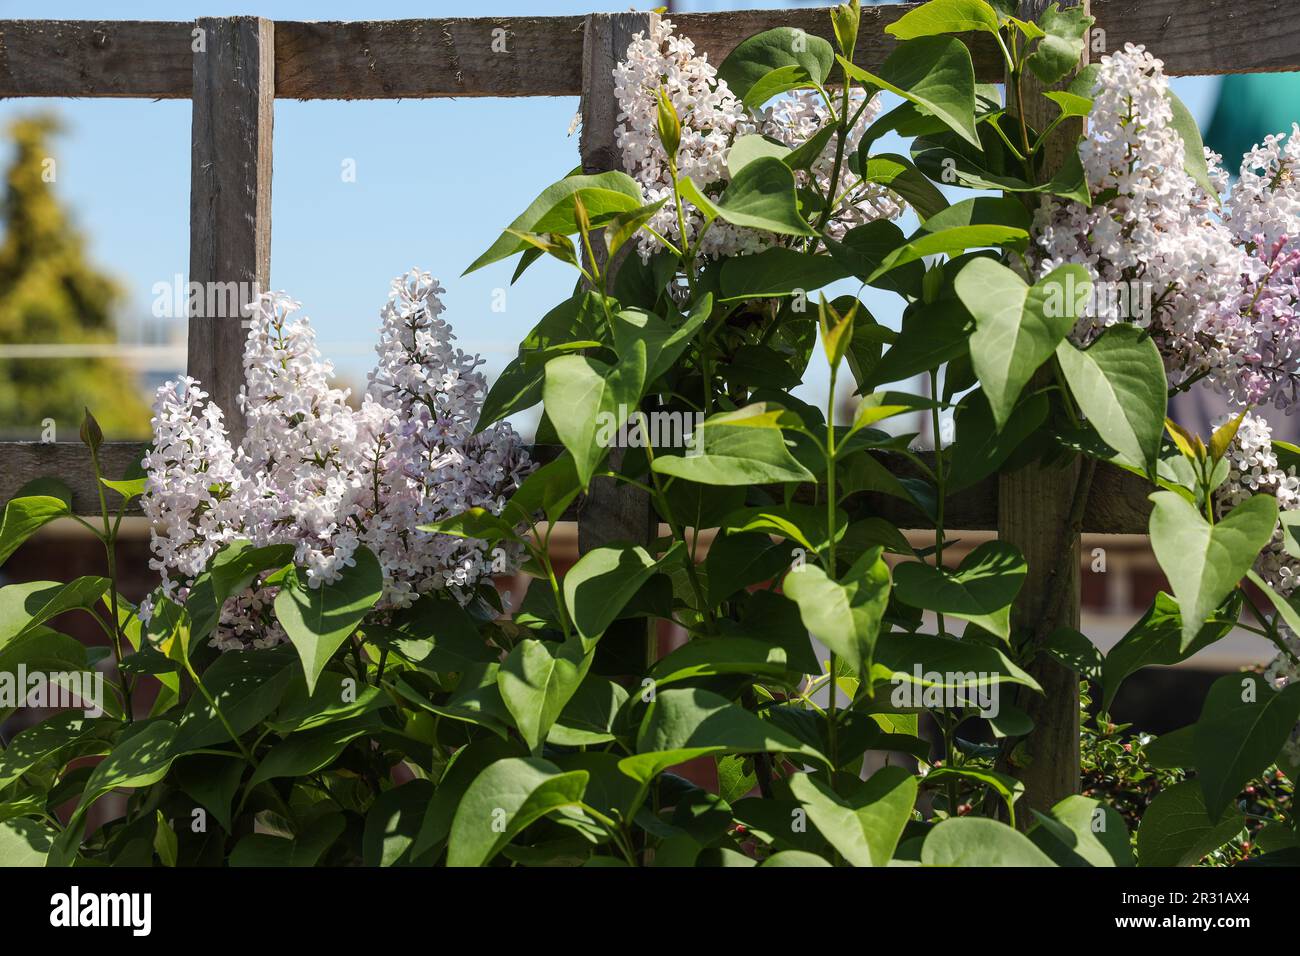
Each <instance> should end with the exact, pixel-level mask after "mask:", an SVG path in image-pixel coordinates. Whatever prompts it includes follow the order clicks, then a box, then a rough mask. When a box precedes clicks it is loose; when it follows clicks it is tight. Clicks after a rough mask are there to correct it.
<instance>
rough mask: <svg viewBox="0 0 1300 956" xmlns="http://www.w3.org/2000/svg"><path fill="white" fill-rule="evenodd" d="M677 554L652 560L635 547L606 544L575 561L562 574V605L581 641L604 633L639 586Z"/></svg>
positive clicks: (638, 546)
mask: <svg viewBox="0 0 1300 956" xmlns="http://www.w3.org/2000/svg"><path fill="white" fill-rule="evenodd" d="M679 551H680V547H678V548H674V549H673V550H672V551H671V552H669V554H666V555H664V557H663V558H660V559H655V558H654V557H653V556H652V555H651V554H650V552H649V551H647V550H646V549H645V548H643V547H642V546H641V545H639V544H638V545H609V546H606V547H603V548H593V549H592V550H590V551H588V552H587V553H586V554H584V555H583V556H582V557H581V558H579V559H578V562H577V563H576V564H575V565H574V566H573V567H571V568H570V569H569V570H568V571H567V572H565V575H564V602H565V605H566V606H567V607H568V609H569V614H570V615H571V616H572V618H573V625H574V627H575V628H576V629H577V631H578V634H579V635H580V636H581V637H582V639H583V640H584V641H588V642H591V641H595V640H596V639H597V638H598V637H600V636H601V635H602V634H604V633H605V630H606V629H607V628H608V627H609V626H610V624H612V623H614V621H615V619H617V618H618V615H619V612H621V611H622V610H623V608H624V607H625V606H626V605H627V602H628V601H630V600H632V597H633V596H634V595H635V594H636V593H637V592H638V591H639V590H641V587H642V585H644V584H645V583H646V581H648V580H650V578H651V577H652V576H653V575H654V574H656V573H657V572H658V571H659V570H660V568H661V567H662V566H663V565H664V564H665V563H667V561H669V560H670V559H674V560H675V558H676V556H677V554H678V553H679Z"/></svg>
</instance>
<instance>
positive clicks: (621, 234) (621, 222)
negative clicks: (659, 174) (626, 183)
mask: <svg viewBox="0 0 1300 956" xmlns="http://www.w3.org/2000/svg"><path fill="white" fill-rule="evenodd" d="M667 201H668V197H667V196H665V197H664V198H663V199H660V200H659V201H658V202H652V203H650V204H649V205H647V206H641V207H640V208H638V209H632V210H629V211H628V212H622V213H619V214H618V215H617V216H615V217H614V218H613V219H611V220H610V221H609V225H607V226H606V227H605V250H606V251H607V252H608V253H609V256H610V258H611V259H612V258H613V257H614V256H615V255H617V254H618V251H619V250H620V249H622V248H623V245H624V244H625V243H626V242H627V241H628V240H629V239H631V238H632V237H633V236H635V235H636V234H637V232H638V231H639V230H640V229H641V227H642V226H644V225H645V224H646V223H647V222H649V221H650V220H651V219H653V218H654V214H655V213H657V212H658V211H659V209H660V207H662V206H663V204H664V203H666V202H667Z"/></svg>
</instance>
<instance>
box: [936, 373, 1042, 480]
mask: <svg viewBox="0 0 1300 956" xmlns="http://www.w3.org/2000/svg"><path fill="white" fill-rule="evenodd" d="M1049 406H1050V403H1049V402H1048V400H1047V396H1046V395H1044V394H1042V393H1041V392H1040V393H1037V394H1033V395H1030V396H1028V397H1027V398H1025V399H1023V400H1022V401H1020V402H1018V403H1017V404H1016V406H1015V408H1013V409H1012V410H1011V416H1010V417H1009V418H1008V419H1007V422H1006V424H1005V425H1004V426H1003V427H1002V428H1001V429H999V428H998V427H997V424H996V423H995V422H994V421H993V410H992V409H991V408H990V407H989V401H988V399H987V398H985V397H984V390H983V389H975V390H974V391H973V392H970V393H968V394H967V395H966V396H965V397H964V398H962V408H961V410H960V411H958V412H957V415H956V418H955V424H956V426H957V441H956V442H955V443H954V444H953V446H952V460H951V462H950V463H949V466H948V467H949V482H950V484H949V485H948V487H947V490H948V492H949V493H951V492H954V491H960V490H961V489H962V488H969V487H970V486H972V485H974V484H977V483H978V482H979V481H980V480H981V479H983V478H987V477H988V476H989V475H991V474H993V473H994V472H995V471H997V470H998V468H999V467H1001V465H1002V463H1003V462H1004V461H1006V460H1007V458H1009V457H1010V456H1011V455H1012V454H1013V453H1014V452H1015V451H1017V450H1018V449H1019V448H1021V447H1022V446H1023V445H1024V444H1025V442H1027V441H1029V439H1030V437H1031V436H1032V435H1033V434H1034V433H1035V432H1036V431H1038V429H1039V428H1040V427H1041V426H1042V424H1043V423H1044V422H1045V421H1047V413H1048V411H1049Z"/></svg>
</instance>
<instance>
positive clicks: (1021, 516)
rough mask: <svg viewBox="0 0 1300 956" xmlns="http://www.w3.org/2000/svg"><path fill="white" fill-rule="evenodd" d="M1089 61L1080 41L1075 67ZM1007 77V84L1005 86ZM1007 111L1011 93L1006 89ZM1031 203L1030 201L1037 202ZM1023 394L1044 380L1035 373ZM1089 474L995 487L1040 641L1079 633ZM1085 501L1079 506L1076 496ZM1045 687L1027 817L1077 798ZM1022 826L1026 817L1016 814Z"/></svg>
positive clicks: (1073, 700)
mask: <svg viewBox="0 0 1300 956" xmlns="http://www.w3.org/2000/svg"><path fill="white" fill-rule="evenodd" d="M1088 3H1089V0H1063V2H1062V3H1061V6H1063V7H1070V6H1081V7H1083V9H1084V12H1085V13H1086V12H1088ZM1047 6H1048V0H1020V9H1019V16H1020V18H1021V19H1023V20H1029V21H1035V20H1037V19H1039V18H1040V17H1041V16H1042V14H1043V11H1044V10H1045V9H1046V8H1047ZM1087 61H1088V44H1087V42H1086V41H1085V44H1084V52H1083V58H1082V61H1081V63H1080V66H1083V65H1085V64H1086V63H1087ZM1009 80H1010V77H1008V81H1009ZM1021 83H1022V85H1023V86H1022V88H1023V90H1024V94H1025V119H1026V121H1027V122H1028V123H1029V124H1030V126H1032V127H1034V128H1036V129H1043V128H1044V127H1046V125H1047V124H1048V123H1049V122H1050V121H1051V120H1052V118H1053V117H1054V115H1055V111H1056V108H1055V107H1054V106H1052V105H1051V104H1050V102H1049V101H1047V100H1045V99H1043V97H1042V96H1040V95H1039V93H1040V91H1041V90H1042V89H1043V88H1044V87H1043V85H1042V84H1041V83H1040V82H1039V81H1038V79H1037V78H1036V77H1035V76H1034V75H1033V74H1032V73H1028V72H1027V73H1026V74H1025V76H1024V77H1023V78H1022V80H1021ZM1006 95H1007V100H1008V103H1011V102H1012V97H1013V95H1014V94H1013V92H1012V90H1011V86H1010V83H1009V82H1008V89H1007V94H1006ZM1081 131H1082V121H1078V120H1070V121H1067V122H1065V123H1062V124H1061V126H1060V127H1058V128H1057V130H1056V132H1055V133H1054V134H1053V135H1052V137H1051V138H1050V139H1049V140H1048V141H1047V143H1046V144H1045V146H1044V149H1045V151H1046V152H1045V155H1044V163H1045V169H1044V172H1045V173H1047V174H1051V173H1052V172H1055V171H1056V170H1057V169H1058V168H1059V167H1060V165H1061V163H1062V162H1063V161H1064V159H1065V157H1066V156H1067V155H1068V153H1069V151H1070V150H1073V149H1074V148H1075V143H1076V142H1077V137H1078V135H1079V133H1080V132H1081ZM1033 201H1034V202H1037V196H1035V197H1034V200H1033ZM1039 376H1040V380H1038V381H1036V382H1035V383H1032V384H1031V385H1030V386H1029V387H1030V388H1033V387H1035V386H1036V385H1044V384H1047V383H1049V382H1050V381H1051V375H1050V373H1045V372H1040V373H1039ZM1091 477H1092V467H1091V466H1085V465H1083V464H1082V463H1081V462H1080V461H1079V460H1078V459H1077V458H1076V459H1074V460H1072V461H1071V462H1070V464H1069V465H1067V466H1065V467H1060V466H1057V467H1047V468H1043V467H1039V466H1038V465H1029V466H1028V467H1025V468H1021V469H1019V470H1017V471H1014V472H1012V473H1010V474H1005V475H1001V476H1000V477H999V479H998V536H999V537H1000V538H1001V539H1002V540H1003V541H1007V542H1009V543H1011V544H1014V545H1015V546H1016V547H1018V548H1019V549H1020V550H1021V551H1022V552H1024V555H1025V559H1026V560H1027V561H1028V562H1029V576H1028V577H1027V578H1026V580H1025V584H1024V587H1023V589H1022V590H1021V592H1020V597H1019V599H1018V600H1017V601H1016V605H1015V615H1016V620H1017V622H1018V623H1019V625H1020V626H1022V627H1025V628H1027V629H1030V630H1032V631H1033V633H1034V639H1035V640H1036V641H1042V640H1043V639H1044V638H1045V637H1047V636H1048V635H1050V634H1051V633H1052V631H1054V630H1056V629H1057V628H1058V627H1073V628H1077V627H1078V626H1079V531H1080V526H1081V523H1082V519H1083V505H1084V504H1086V498H1087V494H1088V486H1090V485H1091ZM1080 495H1082V496H1083V501H1080V500H1079V496H1080ZM1028 670H1029V672H1030V673H1031V674H1033V676H1034V677H1035V679H1037V681H1038V682H1039V683H1040V684H1041V685H1042V686H1043V696H1041V697H1040V696H1038V695H1037V694H1029V693H1026V694H1022V695H1020V698H1019V701H1020V704H1021V706H1022V707H1023V708H1024V709H1025V710H1026V711H1027V712H1028V714H1029V716H1030V717H1031V718H1033V721H1034V729H1033V731H1031V732H1030V734H1029V735H1028V736H1027V737H1026V738H1024V740H1023V743H1022V745H1021V746H1020V747H1019V748H1017V750H1016V751H1014V752H1013V753H1012V754H1010V755H1008V756H1007V758H1005V759H1004V761H1003V769H1005V770H1007V772H1009V773H1011V774H1012V775H1013V776H1015V777H1018V778H1019V779H1020V780H1022V781H1024V784H1025V796H1024V802H1025V804H1026V807H1027V808H1028V809H1034V810H1038V811H1040V812H1046V811H1047V810H1048V809H1050V808H1051V807H1052V805H1053V804H1055V803H1056V802H1057V801H1059V800H1061V799H1062V798H1064V797H1066V796H1068V795H1069V794H1072V793H1077V792H1078V790H1079V678H1078V675H1077V674H1075V672H1074V671H1072V670H1070V669H1069V668H1067V667H1064V666H1062V665H1061V664H1058V663H1057V662H1056V661H1054V660H1052V659H1051V658H1048V657H1046V656H1045V655H1039V656H1038V657H1037V658H1035V660H1034V662H1033V663H1032V664H1031V665H1030V666H1029V668H1028ZM1017 820H1018V822H1019V823H1021V824H1022V825H1023V826H1026V827H1027V826H1029V825H1030V824H1032V823H1033V822H1034V818H1033V814H1031V813H1029V812H1027V811H1026V812H1023V813H1020V814H1017Z"/></svg>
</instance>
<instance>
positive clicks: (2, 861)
mask: <svg viewBox="0 0 1300 956" xmlns="http://www.w3.org/2000/svg"><path fill="white" fill-rule="evenodd" d="M57 835H58V834H57V833H56V832H55V831H54V830H52V829H50V828H49V827H47V826H45V824H43V823H39V822H37V821H36V820H32V819H30V818H27V817H18V818H16V819H13V820H3V821H0V867H7V866H44V865H45V859H46V857H48V856H49V855H50V848H51V847H52V846H53V845H54V838H55V837H56V836H57Z"/></svg>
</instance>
